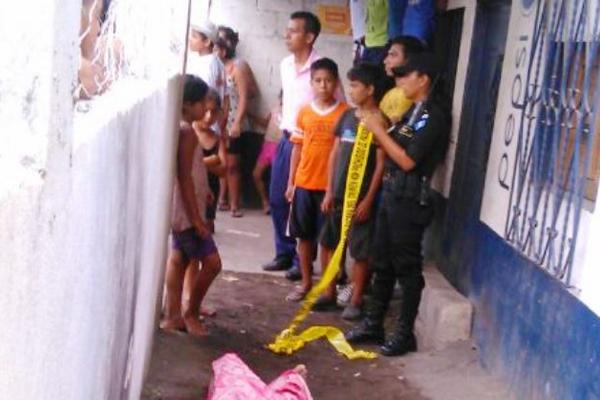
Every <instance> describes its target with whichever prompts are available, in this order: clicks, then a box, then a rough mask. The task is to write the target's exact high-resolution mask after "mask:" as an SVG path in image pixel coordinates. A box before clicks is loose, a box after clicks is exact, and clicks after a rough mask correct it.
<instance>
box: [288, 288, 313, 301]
mask: <svg viewBox="0 0 600 400" xmlns="http://www.w3.org/2000/svg"><path fill="white" fill-rule="evenodd" d="M307 294H308V290H304V289H302V288H295V289H294V290H292V291H291V292H290V293H289V294H288V295H287V296H286V297H285V300H286V301H292V302H295V303H297V302H299V301H302V300H304V298H305V297H306V295H307Z"/></svg>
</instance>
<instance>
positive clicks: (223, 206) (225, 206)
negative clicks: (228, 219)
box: [219, 203, 229, 211]
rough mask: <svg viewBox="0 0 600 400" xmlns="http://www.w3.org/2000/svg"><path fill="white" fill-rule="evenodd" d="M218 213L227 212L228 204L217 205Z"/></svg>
mask: <svg viewBox="0 0 600 400" xmlns="http://www.w3.org/2000/svg"><path fill="white" fill-rule="evenodd" d="M219 211H229V204H227V203H219Z"/></svg>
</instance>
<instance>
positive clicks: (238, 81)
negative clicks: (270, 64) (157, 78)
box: [217, 26, 257, 218]
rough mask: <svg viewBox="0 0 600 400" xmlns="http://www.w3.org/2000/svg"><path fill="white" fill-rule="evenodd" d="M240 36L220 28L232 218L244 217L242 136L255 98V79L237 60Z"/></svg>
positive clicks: (230, 30)
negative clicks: (250, 105) (225, 78)
mask: <svg viewBox="0 0 600 400" xmlns="http://www.w3.org/2000/svg"><path fill="white" fill-rule="evenodd" d="M238 43H239V35H238V33H237V32H235V31H234V30H233V29H231V28H229V27H225V26H221V27H219V39H218V42H217V44H218V51H217V53H218V54H219V55H220V56H221V57H222V60H223V63H224V64H225V73H226V77H227V83H226V84H227V90H228V98H229V110H228V114H227V137H228V139H227V190H228V195H229V209H230V210H231V215H232V216H233V217H235V218H239V217H242V216H243V213H242V211H241V210H240V198H241V173H240V158H241V153H242V134H243V133H244V132H247V131H249V130H250V123H249V120H248V106H249V100H250V98H251V97H252V96H254V95H255V94H256V90H257V86H256V83H255V81H254V75H253V74H252V70H251V69H250V66H249V65H248V63H247V62H245V61H244V60H242V59H239V58H237V57H236V48H237V45H238Z"/></svg>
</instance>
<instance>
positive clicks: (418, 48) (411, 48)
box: [387, 36, 427, 57]
mask: <svg viewBox="0 0 600 400" xmlns="http://www.w3.org/2000/svg"><path fill="white" fill-rule="evenodd" d="M393 45H398V46H402V50H403V51H404V55H405V57H409V56H410V55H411V54H419V53H423V52H424V51H426V50H427V47H426V46H425V44H424V43H423V42H422V41H421V39H419V38H416V37H414V36H397V37H395V38H393V39H392V40H390V41H389V42H388V43H387V48H388V49H389V48H390V47H392V46H393Z"/></svg>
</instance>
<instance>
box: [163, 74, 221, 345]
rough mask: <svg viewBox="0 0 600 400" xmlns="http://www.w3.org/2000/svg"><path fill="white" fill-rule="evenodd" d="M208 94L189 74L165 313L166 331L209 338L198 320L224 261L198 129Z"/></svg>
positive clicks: (185, 92)
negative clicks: (188, 278) (189, 279)
mask: <svg viewBox="0 0 600 400" xmlns="http://www.w3.org/2000/svg"><path fill="white" fill-rule="evenodd" d="M207 91H208V86H207V85H206V83H204V81H203V80H202V79H200V78H197V77H194V76H191V75H187V76H186V80H185V87H184V93H183V108H182V121H181V124H180V130H179V135H180V136H179V146H178V149H177V179H176V181H175V187H174V190H173V210H172V215H171V229H172V242H173V243H172V248H171V250H170V252H169V259H168V263H167V276H166V289H167V294H166V306H165V313H164V318H163V319H162V320H161V323H160V327H161V328H162V329H165V330H187V332H189V333H190V334H191V335H194V336H206V335H207V334H208V331H207V330H206V328H205V327H204V326H203V325H202V323H201V322H200V321H199V319H198V310H199V308H200V303H201V302H202V299H203V298H204V296H205V295H206V292H207V291H208V288H209V287H210V285H211V283H212V282H213V280H214V279H215V277H216V276H217V275H218V273H219V271H220V270H221V258H220V257H219V252H218V250H217V247H216V245H215V242H214V241H213V239H212V235H211V233H210V231H209V229H208V227H207V225H206V222H205V219H204V212H205V208H206V199H207V196H208V193H209V189H208V182H207V177H206V167H205V165H204V162H203V155H202V150H201V149H200V147H199V146H198V138H197V137H196V134H195V132H194V129H193V128H192V122H193V121H196V120H200V119H202V118H203V117H204V114H205V111H206V107H205V104H204V99H205V97H206V93H207ZM200 264H201V265H202V268H201V269H200V273H199V274H198V275H197V278H196V281H195V282H193V283H192V287H193V290H191V293H190V299H189V301H188V302H186V304H185V307H184V309H183V311H182V290H183V282H184V277H185V273H186V270H188V269H190V268H199V266H200Z"/></svg>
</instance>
